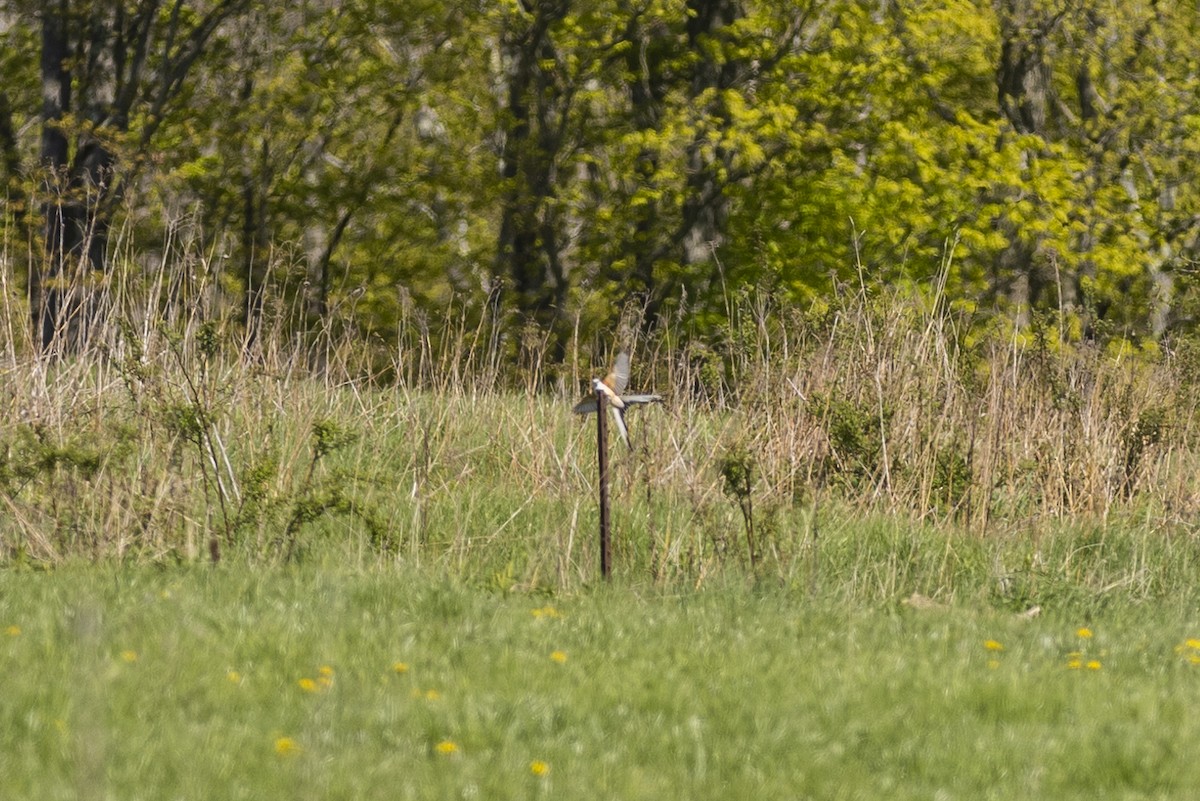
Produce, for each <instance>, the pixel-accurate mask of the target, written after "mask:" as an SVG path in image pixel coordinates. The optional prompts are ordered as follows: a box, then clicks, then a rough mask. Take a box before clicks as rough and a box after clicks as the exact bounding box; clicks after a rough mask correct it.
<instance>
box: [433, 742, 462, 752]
mask: <svg viewBox="0 0 1200 801" xmlns="http://www.w3.org/2000/svg"><path fill="white" fill-rule="evenodd" d="M434 748H435V749H436V750H437V752H438V753H439V754H446V755H447V756H449V755H450V754H456V753H458V744H457V743H455V742H454V741H453V740H442V741H441V742H440V743H438V744H437V745H436V746H434Z"/></svg>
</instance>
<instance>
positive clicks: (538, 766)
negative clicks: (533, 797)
mask: <svg viewBox="0 0 1200 801" xmlns="http://www.w3.org/2000/svg"><path fill="white" fill-rule="evenodd" d="M529 772H530V773H532V774H533V775H534V776H545V775H546V774H547V773H549V772H550V766H549V765H547V764H546V763H545V762H543V761H542V760H540V759H535V760H533V761H532V762H530V763H529Z"/></svg>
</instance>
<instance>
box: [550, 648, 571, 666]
mask: <svg viewBox="0 0 1200 801" xmlns="http://www.w3.org/2000/svg"><path fill="white" fill-rule="evenodd" d="M550 659H552V660H553V661H555V662H557V663H558V664H560V665H561V664H562V663H563V662H566V661H567V655H566V654H565V653H564V652H562V651H555V652H554V653H552V654H550Z"/></svg>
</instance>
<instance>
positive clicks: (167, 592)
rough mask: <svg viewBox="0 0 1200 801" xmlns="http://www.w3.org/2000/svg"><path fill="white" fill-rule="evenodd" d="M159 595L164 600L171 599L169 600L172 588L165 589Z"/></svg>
mask: <svg viewBox="0 0 1200 801" xmlns="http://www.w3.org/2000/svg"><path fill="white" fill-rule="evenodd" d="M158 597H159V598H161V599H163V600H164V601H169V600H171V591H170V590H163V591H162V592H160V593H159V594H158Z"/></svg>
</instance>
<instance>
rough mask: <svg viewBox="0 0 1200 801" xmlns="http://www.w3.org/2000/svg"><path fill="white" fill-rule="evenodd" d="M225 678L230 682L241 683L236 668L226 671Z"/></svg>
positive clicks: (240, 676)
mask: <svg viewBox="0 0 1200 801" xmlns="http://www.w3.org/2000/svg"><path fill="white" fill-rule="evenodd" d="M225 678H226V679H228V680H229V682H230V684H241V683H242V674H241V673H238V672H237V671H236V670H231V671H229V672H228V673H226V674H225Z"/></svg>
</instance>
